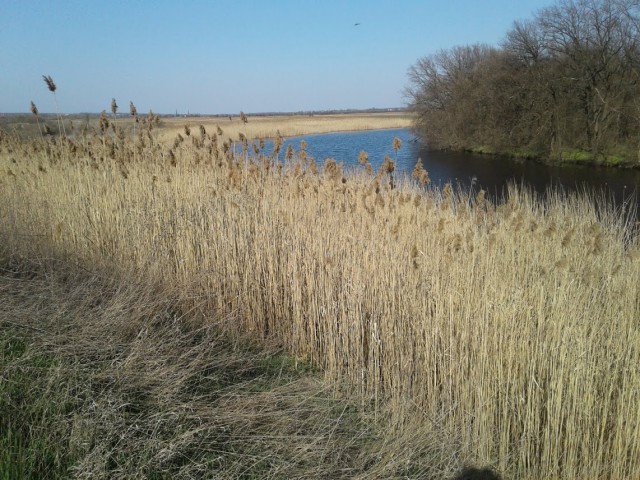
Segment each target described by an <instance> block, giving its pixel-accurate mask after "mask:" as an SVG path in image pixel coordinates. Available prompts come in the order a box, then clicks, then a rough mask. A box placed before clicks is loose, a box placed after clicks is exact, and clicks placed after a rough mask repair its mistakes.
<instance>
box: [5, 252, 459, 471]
mask: <svg viewBox="0 0 640 480" xmlns="http://www.w3.org/2000/svg"><path fill="white" fill-rule="evenodd" d="M45 264H46V265H45ZM105 273H106V272H104V271H102V272H92V273H89V272H86V271H82V270H79V269H78V268H77V266H75V265H70V264H68V263H60V262H51V260H47V261H44V262H42V261H41V262H39V264H38V265H35V264H29V265H27V264H24V263H22V264H17V263H15V262H9V263H3V264H2V267H1V268H0V302H1V303H2V305H3V312H2V315H0V372H1V374H2V382H1V383H0V411H1V412H2V416H0V478H1V479H3V480H4V479H6V480H14V479H43V478H50V479H54V478H109V479H114V478H158V479H160V478H167V479H169V478H171V479H173V478H214V477H215V478H234V479H236V478H282V479H285V478H406V475H414V476H416V477H420V478H429V477H431V478H442V477H448V478H451V477H452V476H453V474H454V473H455V472H456V471H458V470H459V469H460V465H461V459H456V458H451V457H450V456H449V449H448V448H446V447H444V445H446V443H442V442H443V441H444V439H442V438H437V437H435V436H434V434H433V432H426V431H423V432H422V434H421V435H420V434H419V437H418V438H417V439H415V440H418V441H420V445H415V444H413V440H414V439H412V438H410V437H407V436H404V435H402V434H400V433H399V432H396V434H393V433H391V434H390V432H388V431H385V430H383V429H381V428H380V421H378V422H374V419H373V417H372V416H371V415H372V412H371V411H369V412H367V411H366V410H364V409H362V408H360V406H359V405H358V403H357V402H352V401H350V400H348V399H340V398H337V397H336V396H335V395H333V388H332V386H331V385H329V384H327V383H326V382H324V381H323V380H322V377H321V375H319V374H318V373H317V372H314V370H313V369H311V367H310V366H309V365H306V364H301V363H295V362H294V361H293V360H292V359H291V358H290V357H287V356H285V355H282V352H281V350H280V349H277V348H276V347H275V346H273V345H271V346H269V345H264V344H263V345H261V346H257V345H252V344H251V343H250V342H248V341H244V342H243V341H237V339H236V340H233V339H231V338H229V337H228V336H226V335H225V334H223V333H222V332H221V331H220V329H218V328H216V327H215V326H213V325H212V324H211V322H210V320H211V319H208V320H209V321H203V320H204V319H203V318H202V316H201V315H198V314H195V313H194V312H187V311H181V310H179V304H178V302H177V301H176V299H175V298H173V292H171V291H170V290H169V291H168V290H165V289H162V288H161V287H156V288H153V287H152V286H150V285H149V283H148V282H134V281H132V279H131V278H118V277H113V276H106V275H105ZM352 400H353V399H352ZM392 438H394V439H395V440H394V441H396V442H398V444H397V445H394V444H393V443H391V439H392ZM409 445H410V446H411V448H408V447H409ZM416 447H417V448H416Z"/></svg>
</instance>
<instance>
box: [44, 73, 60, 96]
mask: <svg viewBox="0 0 640 480" xmlns="http://www.w3.org/2000/svg"><path fill="white" fill-rule="evenodd" d="M42 78H43V79H44V83H46V84H47V88H48V89H49V91H50V92H51V93H55V92H56V90H57V87H56V84H55V83H54V82H53V79H52V78H51V75H43V76H42Z"/></svg>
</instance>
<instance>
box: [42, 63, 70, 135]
mask: <svg viewBox="0 0 640 480" xmlns="http://www.w3.org/2000/svg"><path fill="white" fill-rule="evenodd" d="M42 78H43V79H44V83H45V84H46V85H47V88H48V89H49V91H50V92H51V93H53V101H54V102H55V104H56V114H57V115H58V131H62V132H63V133H64V136H65V137H66V136H67V132H66V130H65V128H64V122H63V121H62V117H61V116H60V107H59V106H58V97H57V96H56V90H57V89H58V87H57V86H56V84H55V83H54V81H53V78H51V75H42ZM61 127H62V128H61Z"/></svg>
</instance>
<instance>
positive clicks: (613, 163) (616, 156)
mask: <svg viewBox="0 0 640 480" xmlns="http://www.w3.org/2000/svg"><path fill="white" fill-rule="evenodd" d="M467 151H469V152H471V153H477V154H480V155H493V156H499V157H507V158H513V159H516V160H534V161H537V162H541V163H545V164H548V165H584V166H594V167H619V168H640V162H638V156H637V155H638V154H637V152H635V153H634V152H628V151H620V152H616V153H610V154H599V155H595V154H593V153H591V152H587V151H584V150H562V151H560V152H558V153H556V154H555V155H554V156H553V157H550V156H549V155H548V154H543V153H540V152H536V151H534V150H526V149H508V150H499V149H495V148H492V147H488V146H477V147H473V148H470V149H468V150H467Z"/></svg>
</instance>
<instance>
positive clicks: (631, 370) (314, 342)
mask: <svg viewBox="0 0 640 480" xmlns="http://www.w3.org/2000/svg"><path fill="white" fill-rule="evenodd" d="M251 122H252V119H250V123H251ZM189 137H190V138H186V139H185V138H184V137H183V139H182V140H178V141H176V142H175V144H174V146H172V147H171V148H169V147H168V146H165V145H163V144H162V143H160V144H158V143H157V142H155V141H154V138H153V136H147V137H145V136H142V135H141V136H140V138H139V139H138V141H137V142H138V143H136V144H135V145H134V144H131V143H130V142H126V141H124V140H122V141H121V142H119V141H117V140H113V139H112V138H111V137H107V138H105V139H102V140H100V139H97V140H94V141H93V143H92V144H91V145H87V144H85V145H82V146H81V145H77V144H73V145H72V144H70V143H69V142H63V143H61V145H60V146H51V145H50V146H49V147H48V148H49V150H44V149H43V147H42V145H41V144H30V145H26V144H23V143H20V142H17V141H15V140H13V139H6V138H5V139H4V141H3V143H2V153H1V157H0V171H1V172H2V177H1V178H0V205H2V209H1V210H0V224H1V225H2V229H1V230H0V234H1V235H2V243H3V244H4V245H6V247H7V251H8V252H9V253H10V255H11V256H12V257H16V256H18V255H19V256H22V257H25V258H43V257H45V258H60V257H66V258H72V259H73V261H74V262H76V263H79V264H81V265H83V266H84V267H85V268H91V269H94V268H98V269H111V270H113V269H116V270H117V271H118V272H119V273H118V275H122V276H124V277H125V278H129V277H131V278H139V277H140V276H144V277H145V278H147V279H151V280H153V283H155V284H159V285H162V288H165V289H168V290H169V291H171V292H172V293H173V295H174V296H175V298H176V302H177V303H178V304H179V305H181V308H183V309H186V310H189V311H197V312H199V315H201V316H202V317H203V318H204V319H205V321H207V322H209V323H213V324H215V325H216V328H218V329H219V330H220V331H223V332H225V334H226V335H229V336H231V337H233V338H247V337H249V338H252V339H254V340H256V341H262V342H267V343H269V344H272V345H273V344H276V345H278V346H281V347H282V348H284V349H285V350H286V351H287V352H289V353H290V354H291V355H293V356H294V357H295V358H297V359H299V361H301V362H311V363H312V364H314V365H317V366H319V367H321V368H322V369H323V371H324V372H325V381H326V382H328V383H329V384H331V385H336V386H340V387H341V388H345V387H344V385H348V386H349V387H348V388H349V393H350V394H355V395H356V398H358V399H359V402H360V404H361V407H362V408H363V409H365V410H366V409H368V408H373V411H374V412H379V413H380V418H384V419H385V422H390V424H391V425H394V426H395V431H396V432H398V431H399V432H404V433H405V435H406V436H407V437H405V438H411V437H412V436H413V435H418V434H419V432H421V431H427V432H438V435H439V436H440V437H439V438H444V439H447V441H446V442H445V443H446V445H448V448H450V449H451V454H450V458H455V459H464V460H469V461H471V462H474V463H479V464H492V465H495V466H497V467H498V469H499V470H500V471H502V472H504V473H505V474H507V476H510V477H514V478H531V479H534V478H614V479H626V478H637V477H639V476H640V441H639V440H640V413H639V412H640V371H639V370H638V365H639V364H640V324H639V323H638V319H639V318H640V295H639V292H638V284H639V280H640V240H639V236H638V231H637V229H636V230H634V229H633V227H631V226H629V225H625V224H624V222H623V220H622V218H623V217H621V216H618V215H615V214H614V213H613V212H606V211H605V212H601V211H596V209H595V208H594V207H592V206H591V203H590V202H589V201H588V199H585V198H582V197H570V198H564V197H562V196H561V195H559V194H555V195H552V196H551V197H550V198H549V199H548V200H546V201H544V202H543V201H541V200H539V199H536V198H535V197H533V196H532V195H531V194H528V193H526V192H523V191H521V190H518V189H516V188H514V189H512V190H511V191H510V193H509V198H508V199H507V201H506V202H505V203H504V204H503V205H500V206H498V207H494V206H493V205H490V204H488V203H487V202H486V200H485V199H484V198H483V197H482V195H479V196H478V197H477V198H472V199H469V198H465V196H464V194H463V193H460V192H453V191H452V190H451V189H450V187H446V188H445V189H444V190H443V191H438V190H424V189H422V188H420V187H418V185H416V184H414V183H410V182H409V181H408V180H406V181H402V180H398V179H397V178H396V181H395V188H393V189H392V188H391V187H390V185H391V182H390V181H389V179H388V174H379V175H377V176H375V177H374V176H372V175H368V174H367V173H365V172H361V173H358V174H355V175H350V176H346V177H345V176H344V175H343V173H342V172H341V169H340V166H339V165H335V163H328V164H327V165H326V167H325V172H324V173H320V174H313V173H312V172H313V170H314V166H313V165H310V164H308V163H307V162H306V160H299V161H297V160H295V159H296V158H298V157H300V156H302V157H304V155H302V154H301V152H297V153H296V154H295V155H294V159H293V160H291V161H288V162H286V163H285V164H284V165H282V164H276V163H275V162H273V161H271V160H269V159H268V158H256V159H254V160H244V159H237V158H233V157H231V156H229V155H225V153H224V152H223V151H221V149H222V148H223V146H222V145H220V143H214V141H213V138H212V134H211V132H210V133H206V132H205V134H204V135H202V136H201V135H200V134H199V133H197V132H191V135H190V136H189ZM134 151H135V152H136V156H135V157H134V155H133V152H134ZM283 153H284V152H282V153H281V155H280V157H282V155H283ZM134 158H136V159H137V161H136V162H134V161H133V159H134ZM386 163H389V162H386ZM386 163H385V164H386ZM390 169H392V165H391V164H389V165H387V168H386V171H389V170H390ZM92 328H94V327H90V329H92ZM150 341H151V340H145V339H144V338H143V340H142V341H141V343H143V344H144V343H148V342H150ZM179 349H180V348H177V350H179ZM390 438H393V439H394V440H392V442H395V439H396V436H393V437H390ZM431 438H436V436H433V435H432V437H431ZM407 444H408V441H407V442H406V443H404V444H402V443H398V445H403V446H405V445H407ZM403 448H404V447H403ZM388 452H397V450H395V449H391V450H388ZM434 462H435V461H434ZM435 463H438V462H435ZM380 468H382V470H380V471H378V474H379V476H381V477H383V476H384V471H383V470H384V468H383V467H380ZM378 474H377V475H378ZM372 475H373V474H372Z"/></svg>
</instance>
